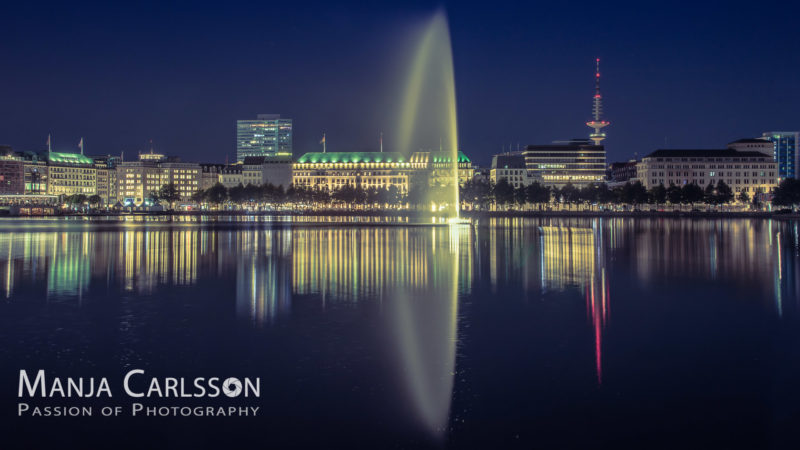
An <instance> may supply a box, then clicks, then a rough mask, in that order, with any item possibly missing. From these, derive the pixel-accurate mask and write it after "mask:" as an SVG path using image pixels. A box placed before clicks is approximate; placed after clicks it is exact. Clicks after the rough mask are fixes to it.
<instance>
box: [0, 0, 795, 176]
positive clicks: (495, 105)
mask: <svg viewBox="0 0 800 450" xmlns="http://www.w3.org/2000/svg"><path fill="white" fill-rule="evenodd" d="M112 3H113V4H112ZM791 3H794V2H791ZM440 5H441V3H439V2H424V1H418V2H398V3H396V4H394V3H391V2H378V3H377V4H374V5H371V6H370V5H364V4H362V2H353V3H349V2H340V3H333V2H259V3H253V4H248V3H238V2H233V1H227V2H215V3H208V4H204V3H199V2H169V1H164V2H158V3H154V4H146V3H141V4H135V3H134V2H126V3H120V4H116V2H108V3H97V4H89V3H80V2H74V3H69V2H64V3H61V2H58V3H55V2H54V3H52V4H51V3H49V2H38V3H34V2H27V3H25V2H4V4H3V5H2V6H0V17H2V18H3V20H2V24H3V26H2V28H0V111H2V112H1V113H0V114H1V115H0V143H7V144H11V145H13V146H14V147H15V148H16V149H22V150H26V149H31V150H38V149H42V148H44V144H45V140H46V138H47V134H48V133H49V132H52V133H53V137H54V141H55V147H56V149H59V150H77V142H78V139H79V138H80V137H81V136H83V137H85V139H86V148H87V152H88V153H91V154H99V153H115V154H118V153H119V152H120V151H125V152H126V155H133V154H135V153H136V152H137V151H139V150H143V149H145V148H146V146H147V144H146V143H147V141H148V140H150V139H153V141H154V142H155V146H156V149H157V150H159V151H162V152H165V153H167V154H174V155H179V156H181V157H183V158H184V159H185V160H193V161H224V160H225V157H226V155H229V156H230V158H231V159H233V158H234V154H235V120H236V119H239V118H250V117H255V115H256V114H258V113H281V114H283V115H284V116H285V117H291V118H293V119H294V127H295V140H294V147H295V155H296V156H299V154H302V153H303V152H306V151H316V150H318V149H319V146H318V145H317V142H318V141H319V139H320V137H321V134H322V132H323V130H324V131H325V132H326V133H327V136H328V142H329V147H328V148H329V150H331V151H337V150H340V151H345V150H368V149H376V148H377V145H378V134H379V132H380V131H381V130H382V131H384V133H386V135H387V140H388V139H389V138H390V137H391V133H392V129H393V128H395V127H396V124H395V120H396V112H397V110H398V109H399V107H400V97H401V95H402V90H403V86H404V82H405V71H406V70H407V69H408V67H407V66H408V58H407V53H406V52H404V51H403V49H404V48H405V47H406V46H407V45H408V44H409V42H410V41H411V40H412V39H413V37H412V36H410V35H409V33H410V31H411V30H414V29H415V28H414V27H415V26H417V24H418V23H419V22H420V21H422V20H425V18H426V17H427V16H429V15H430V14H432V13H433V12H434V11H435V10H436V8H437V7H438V6H440ZM445 7H446V9H447V12H448V15H449V19H450V28H451V33H452V40H453V51H454V59H455V76H456V90H457V98H458V114H459V135H460V140H461V148H462V149H463V150H464V151H465V152H466V153H467V154H468V155H470V156H472V157H473V160H476V161H477V162H479V163H481V164H486V163H488V161H489V157H490V155H491V154H493V153H497V152H499V151H500V150H501V148H502V147H503V146H504V145H506V146H507V145H509V144H511V145H512V146H513V147H516V146H517V144H518V143H519V144H520V145H525V144H533V143H547V142H550V141H552V140H556V139H568V138H572V137H586V136H587V135H588V132H589V129H588V128H587V127H586V126H585V125H584V122H585V121H586V120H588V119H589V116H590V112H591V96H592V94H593V92H592V91H593V74H592V72H593V64H594V58H595V56H599V57H601V58H602V64H603V67H602V69H603V70H602V72H603V91H604V98H605V110H606V117H607V119H608V120H610V121H611V126H609V127H608V128H607V133H608V136H609V137H608V139H607V141H606V147H607V150H608V157H609V160H618V159H627V158H630V157H632V156H633V154H634V152H638V153H639V154H640V155H641V154H646V153H648V152H650V151H652V150H654V149H656V148H659V147H664V146H665V142H666V146H668V147H683V148H688V147H698V148H713V147H720V146H723V145H724V144H725V143H726V142H728V141H731V140H734V139H737V138H740V137H745V136H753V135H760V133H761V132H762V131H768V130H776V129H781V130H786V129H791V130H796V129H798V128H800V114H798V105H799V104H800V84H798V81H800V38H799V37H798V36H800V27H799V26H798V17H800V16H799V15H798V12H800V7H798V6H796V4H795V5H792V4H790V2H768V1H762V2H748V3H741V4H739V3H732V2H685V3H684V2H635V3H616V2H611V1H605V2H586V3H579V2H520V3H503V2H480V3H477V2H476V3H472V2H463V1H462V2H453V3H452V4H445ZM436 144H437V143H431V146H436Z"/></svg>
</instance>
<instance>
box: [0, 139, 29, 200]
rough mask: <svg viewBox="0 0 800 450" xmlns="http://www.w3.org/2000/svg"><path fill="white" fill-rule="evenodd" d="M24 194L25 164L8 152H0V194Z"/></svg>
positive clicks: (18, 157) (20, 158)
mask: <svg viewBox="0 0 800 450" xmlns="http://www.w3.org/2000/svg"><path fill="white" fill-rule="evenodd" d="M24 193H25V162H24V161H23V160H22V157H20V156H18V155H16V154H14V153H13V152H11V151H10V149H9V151H8V152H6V151H2V152H0V194H14V195H19V194H24Z"/></svg>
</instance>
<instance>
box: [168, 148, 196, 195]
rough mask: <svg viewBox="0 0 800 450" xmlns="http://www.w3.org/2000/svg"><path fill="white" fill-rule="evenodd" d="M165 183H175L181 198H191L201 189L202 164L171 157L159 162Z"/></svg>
mask: <svg viewBox="0 0 800 450" xmlns="http://www.w3.org/2000/svg"><path fill="white" fill-rule="evenodd" d="M159 167H160V168H161V176H162V177H163V180H162V183H163V184H172V185H175V188H176V189H177V190H178V194H179V195H180V196H181V200H184V201H185V200H189V199H190V198H191V197H192V195H194V193H195V192H197V191H199V190H200V164H198V163H189V162H181V161H180V160H179V159H177V158H170V159H168V160H167V161H165V162H162V163H160V164H159Z"/></svg>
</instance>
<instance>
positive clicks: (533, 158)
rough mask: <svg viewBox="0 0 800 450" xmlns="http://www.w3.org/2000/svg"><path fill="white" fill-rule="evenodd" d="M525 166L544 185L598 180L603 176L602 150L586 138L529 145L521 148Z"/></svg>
mask: <svg viewBox="0 0 800 450" xmlns="http://www.w3.org/2000/svg"><path fill="white" fill-rule="evenodd" d="M522 155H523V156H524V157H525V166H526V167H527V169H528V172H530V173H531V174H532V175H533V176H536V177H537V178H541V180H542V181H541V182H542V184H544V185H546V186H554V187H562V186H564V185H566V184H567V183H572V184H573V185H574V186H579V187H580V186H586V185H589V184H593V183H601V182H603V181H604V180H605V177H606V150H605V148H604V147H603V146H602V145H594V144H593V143H592V142H591V141H590V140H583V139H576V140H572V141H569V142H567V143H563V144H562V143H554V144H549V145H529V146H527V147H525V150H524V151H523V152H522Z"/></svg>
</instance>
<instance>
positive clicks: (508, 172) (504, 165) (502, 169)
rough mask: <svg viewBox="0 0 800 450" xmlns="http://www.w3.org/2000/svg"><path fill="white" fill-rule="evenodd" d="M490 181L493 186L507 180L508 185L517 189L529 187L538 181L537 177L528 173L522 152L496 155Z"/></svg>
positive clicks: (493, 158)
mask: <svg viewBox="0 0 800 450" xmlns="http://www.w3.org/2000/svg"><path fill="white" fill-rule="evenodd" d="M490 180H491V182H492V183H493V184H497V183H499V182H500V181H502V180H506V182H508V184H510V185H511V186H514V187H515V188H519V187H523V186H528V185H530V184H532V183H533V182H534V181H537V179H536V177H535V176H533V175H531V174H530V173H529V172H528V169H527V167H526V165H525V157H524V156H522V153H521V152H516V153H508V154H503V155H494V156H493V157H492V169H491V172H490Z"/></svg>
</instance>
